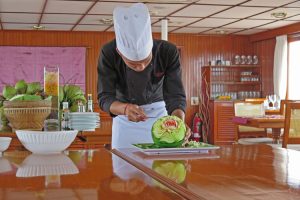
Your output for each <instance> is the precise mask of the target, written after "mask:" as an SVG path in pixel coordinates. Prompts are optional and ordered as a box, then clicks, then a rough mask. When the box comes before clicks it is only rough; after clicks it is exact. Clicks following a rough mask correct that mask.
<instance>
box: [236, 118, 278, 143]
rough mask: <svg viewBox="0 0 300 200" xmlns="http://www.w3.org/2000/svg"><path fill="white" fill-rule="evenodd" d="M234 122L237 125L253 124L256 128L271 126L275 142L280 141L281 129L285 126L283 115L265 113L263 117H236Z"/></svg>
mask: <svg viewBox="0 0 300 200" xmlns="http://www.w3.org/2000/svg"><path fill="white" fill-rule="evenodd" d="M233 122H234V123H235V124H237V125H243V126H251V127H256V128H271V129H272V137H273V140H274V143H276V144H277V143H279V139H280V131H281V129H282V128H284V116H283V115H265V116H263V117H246V118H245V117H234V119H233Z"/></svg>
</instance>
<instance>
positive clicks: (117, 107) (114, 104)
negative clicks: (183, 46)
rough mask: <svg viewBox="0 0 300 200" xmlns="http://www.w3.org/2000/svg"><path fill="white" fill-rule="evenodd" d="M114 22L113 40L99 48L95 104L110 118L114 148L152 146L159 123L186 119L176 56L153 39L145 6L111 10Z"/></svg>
mask: <svg viewBox="0 0 300 200" xmlns="http://www.w3.org/2000/svg"><path fill="white" fill-rule="evenodd" d="M113 20H114V31H115V39H114V40H112V41H110V42H109V43H107V44H105V45H104V46H103V48H102V49H101V52H100V57H99V61H98V100H99V105H100V107H101V109H102V110H104V111H105V112H107V113H109V114H110V115H111V116H112V117H113V127H112V148H126V147H131V144H134V143H151V142H153V141H152V136H151V128H152V125H153V123H154V122H155V121H156V120H157V119H158V118H160V117H163V116H166V115H176V116H178V117H179V118H181V119H182V120H184V118H185V109H186V96H185V91H184V88H183V84H182V80H181V65H180V60H179V52H178V50H177V48H176V46H175V45H173V44H171V43H169V42H167V41H162V40H153V39H152V32H151V20H150V15H149V11H148V9H147V6H146V5H145V4H143V3H136V4H133V5H132V6H131V7H117V8H115V9H114V12H113ZM188 130H189V129H188ZM187 135H188V134H187Z"/></svg>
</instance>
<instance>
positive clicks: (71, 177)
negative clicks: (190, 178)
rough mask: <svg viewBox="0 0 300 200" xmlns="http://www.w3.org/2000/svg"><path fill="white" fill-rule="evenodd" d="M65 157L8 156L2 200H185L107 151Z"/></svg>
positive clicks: (1, 172)
mask: <svg viewBox="0 0 300 200" xmlns="http://www.w3.org/2000/svg"><path fill="white" fill-rule="evenodd" d="M66 154H67V155H66ZM66 154H58V155H48V156H40V155H34V154H30V153H29V152H26V151H15V152H12V151H8V152H5V153H4V154H3V156H2V157H0V199H1V200H10V199H16V200H35V199H37V200H41V199H61V200H63V199H68V200H79V199H80V200H85V199H86V200H96V199H99V200H100V199H111V200H114V199H116V200H118V199H122V200H125V199H138V200H141V199H146V200H148V199H149V200H150V199H154V200H160V199H167V200H173V199H175V200H177V199H183V198H182V197H181V196H179V195H177V194H176V193H175V192H173V191H171V190H170V189H167V188H166V187H164V188H163V189H162V188H161V187H158V186H156V185H157V184H155V181H154V180H153V179H152V178H151V177H150V176H148V175H146V174H145V173H143V172H141V171H139V170H138V169H136V168H135V167H133V166H131V165H130V164H128V163H127V162H126V161H124V160H122V159H121V158H118V157H117V156H115V155H112V154H111V153H110V152H109V151H108V150H106V149H104V148H102V149H99V150H88V151H84V150H83V151H68V152H67V153H66ZM124 172H127V173H125V175H124Z"/></svg>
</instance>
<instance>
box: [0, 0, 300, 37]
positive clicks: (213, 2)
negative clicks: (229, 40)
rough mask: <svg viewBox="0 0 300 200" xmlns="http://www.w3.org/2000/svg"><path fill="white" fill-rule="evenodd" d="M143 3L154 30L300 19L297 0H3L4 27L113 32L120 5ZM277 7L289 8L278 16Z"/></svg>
mask: <svg viewBox="0 0 300 200" xmlns="http://www.w3.org/2000/svg"><path fill="white" fill-rule="evenodd" d="M136 2H144V3H146V5H147V6H148V8H149V10H150V13H151V20H152V30H153V32H160V31H161V19H165V18H167V19H168V31H169V32H170V33H194V34H239V35H250V34H254V33H258V32H262V31H266V30H270V29H274V28H278V27H282V26H286V25H290V24H293V23H297V22H300V1H299V0H298V1H295V0H173V1H172V0H123V1H122V0H111V1H102V0H0V30H33V26H36V27H40V28H41V30H57V31H113V25H112V11H113V9H114V8H115V7H116V6H130V5H131V4H132V3H136ZM274 12H283V13H286V16H285V17H284V18H275V17H273V16H272V15H271V14H272V13H274Z"/></svg>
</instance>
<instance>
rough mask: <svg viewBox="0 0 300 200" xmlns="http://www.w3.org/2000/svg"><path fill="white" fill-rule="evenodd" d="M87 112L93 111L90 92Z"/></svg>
mask: <svg viewBox="0 0 300 200" xmlns="http://www.w3.org/2000/svg"><path fill="white" fill-rule="evenodd" d="M86 110H87V112H94V109H93V99H92V94H88V102H87V109H86Z"/></svg>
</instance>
